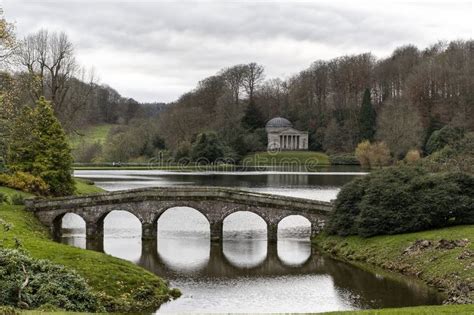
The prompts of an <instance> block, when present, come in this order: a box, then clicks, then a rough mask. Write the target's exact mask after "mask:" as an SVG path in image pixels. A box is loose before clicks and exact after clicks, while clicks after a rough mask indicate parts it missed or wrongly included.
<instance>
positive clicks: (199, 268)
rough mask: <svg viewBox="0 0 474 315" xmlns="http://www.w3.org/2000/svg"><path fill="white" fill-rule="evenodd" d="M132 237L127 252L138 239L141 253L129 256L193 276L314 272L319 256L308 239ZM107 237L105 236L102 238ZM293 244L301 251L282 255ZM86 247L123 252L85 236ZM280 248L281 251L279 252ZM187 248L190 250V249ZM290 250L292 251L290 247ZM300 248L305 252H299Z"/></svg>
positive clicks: (159, 268) (158, 269)
mask: <svg viewBox="0 0 474 315" xmlns="http://www.w3.org/2000/svg"><path fill="white" fill-rule="evenodd" d="M135 240H136V242H135V243H132V244H131V243H127V244H126V245H127V252H130V251H132V252H133V251H135V250H136V249H135V248H131V247H133V246H140V243H141V255H140V257H139V258H138V259H130V260H132V261H133V262H134V263H136V264H138V265H140V266H142V267H144V268H145V269H148V270H150V271H151V272H153V273H156V274H159V275H166V274H174V273H192V274H193V275H196V276H199V275H207V276H209V275H212V276H217V277H236V276H240V275H242V274H245V275H249V276H251V275H255V276H257V275H258V276H264V275H285V274H293V273H294V274H301V273H303V274H304V273H314V270H315V269H314V268H315V266H317V265H318V264H319V262H318V261H320V259H322V258H321V257H320V256H318V255H313V251H314V248H313V247H312V246H311V245H310V243H309V242H307V241H292V242H291V244H289V246H285V245H287V244H286V241H280V242H278V243H274V242H267V241H264V240H262V241H260V240H238V241H224V242H223V243H210V242H209V241H208V240H206V239H203V240H199V239H198V240H196V239H194V240H192V239H188V240H184V242H186V243H188V244H187V245H188V246H187V247H186V246H185V247H178V246H180V245H179V244H177V243H173V241H174V242H177V241H180V242H183V240H170V239H166V240H164V242H163V243H161V242H159V241H155V240H142V241H139V240H138V239H135ZM107 241H108V240H107V239H106V240H105V242H107ZM116 241H123V240H119V239H117V240H116ZM112 242H113V240H112ZM169 242H171V244H170V243H169ZM167 243H168V244H167ZM124 245H125V244H124ZM131 245H132V246H131ZM189 245H191V246H189ZM165 246H171V247H170V248H173V250H166V247H165ZM294 246H297V247H299V248H298V249H297V251H299V252H300V254H299V255H298V256H299V257H298V258H297V259H296V260H295V256H294V255H290V256H288V255H286V256H285V255H284V253H285V252H286V253H288V247H294ZM106 247H107V246H106ZM161 247H163V248H161ZM176 248H179V250H176ZM87 249H91V250H95V251H100V252H105V253H109V254H112V255H113V256H121V254H124V253H123V252H122V253H120V252H114V253H110V252H108V251H107V250H104V243H103V242H97V241H96V240H87ZM279 249H280V250H281V251H282V253H280V254H279ZM189 250H193V252H191V253H190V251H189ZM289 252H290V253H291V250H290V251H289ZM301 252H303V253H304V254H303V255H301ZM123 258H131V257H123Z"/></svg>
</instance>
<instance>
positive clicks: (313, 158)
mask: <svg viewBox="0 0 474 315" xmlns="http://www.w3.org/2000/svg"><path fill="white" fill-rule="evenodd" d="M307 163H310V164H309V165H311V166H314V165H329V164H330V162H329V157H328V156H327V155H326V154H324V153H322V152H314V151H281V152H277V153H269V152H257V153H252V154H249V155H247V156H246V157H244V158H243V160H242V164H243V165H249V166H250V165H260V166H264V165H270V166H285V165H288V166H293V165H302V166H304V165H307Z"/></svg>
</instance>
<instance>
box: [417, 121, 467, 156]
mask: <svg viewBox="0 0 474 315" xmlns="http://www.w3.org/2000/svg"><path fill="white" fill-rule="evenodd" d="M463 136H464V130H462V129H461V128H456V127H451V126H444V127H443V128H441V129H439V130H436V131H433V133H432V134H431V135H430V137H429V139H428V141H427V142H426V153H428V154H432V153H434V152H436V151H439V150H441V149H443V148H444V147H445V146H447V145H449V144H453V143H455V142H456V141H458V140H460V139H461V138H462V137H463Z"/></svg>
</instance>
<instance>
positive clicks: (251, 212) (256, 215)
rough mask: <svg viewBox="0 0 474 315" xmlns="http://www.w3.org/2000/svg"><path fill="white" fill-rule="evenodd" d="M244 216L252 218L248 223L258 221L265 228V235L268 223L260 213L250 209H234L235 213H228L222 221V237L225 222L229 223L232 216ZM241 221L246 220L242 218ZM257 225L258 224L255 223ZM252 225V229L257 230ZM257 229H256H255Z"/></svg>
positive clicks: (224, 230)
mask: <svg viewBox="0 0 474 315" xmlns="http://www.w3.org/2000/svg"><path fill="white" fill-rule="evenodd" d="M239 214H240V215H244V214H247V215H250V216H251V217H253V219H250V220H251V221H250V222H255V220H257V221H260V222H261V223H263V224H264V226H265V233H267V231H268V227H269V225H270V224H269V222H268V220H266V219H265V217H264V216H262V215H261V213H259V212H258V211H254V210H252V209H236V210H235V211H232V212H230V213H228V214H227V215H226V216H225V217H224V218H223V219H222V232H223V235H224V232H226V229H225V225H226V221H227V223H229V218H231V217H232V216H236V215H237V216H238V215H239ZM242 219H243V220H247V218H242ZM250 224H252V223H250ZM256 224H258V223H256ZM253 225H254V228H257V226H255V224H253ZM257 229H258V228H257ZM227 232H229V230H227Z"/></svg>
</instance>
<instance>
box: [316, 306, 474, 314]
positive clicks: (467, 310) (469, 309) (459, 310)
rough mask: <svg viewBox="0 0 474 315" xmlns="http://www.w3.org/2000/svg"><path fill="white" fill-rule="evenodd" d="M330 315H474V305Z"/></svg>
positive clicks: (392, 309)
mask: <svg viewBox="0 0 474 315" xmlns="http://www.w3.org/2000/svg"><path fill="white" fill-rule="evenodd" d="M324 314H328V315H329V314H330V315H379V314H380V315H410V314H413V315H434V314H459V315H464V314H466V315H467V314H474V305H473V304H468V305H441V306H416V307H404V308H386V309H381V310H366V311H349V312H330V313H324Z"/></svg>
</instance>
